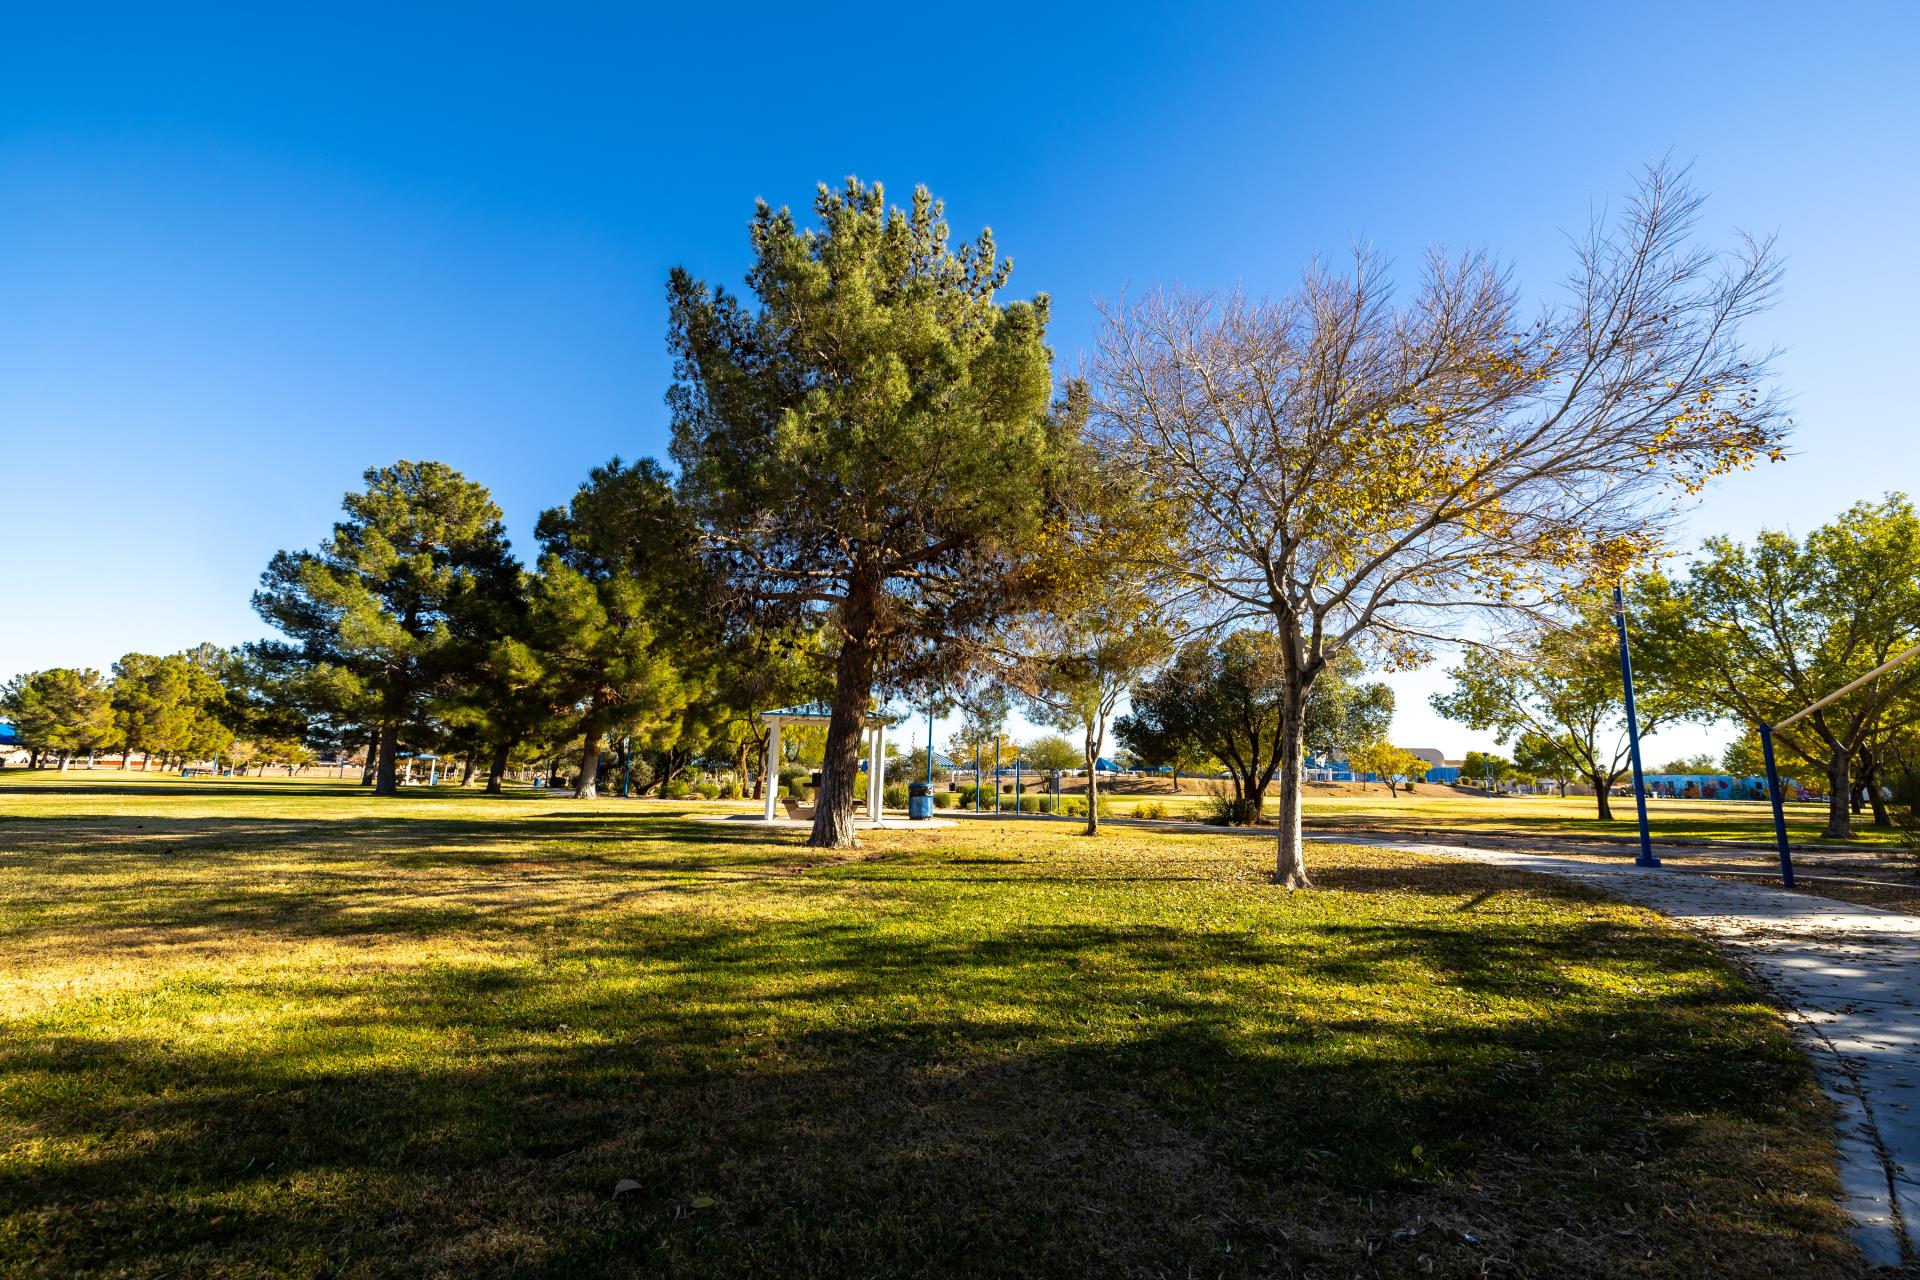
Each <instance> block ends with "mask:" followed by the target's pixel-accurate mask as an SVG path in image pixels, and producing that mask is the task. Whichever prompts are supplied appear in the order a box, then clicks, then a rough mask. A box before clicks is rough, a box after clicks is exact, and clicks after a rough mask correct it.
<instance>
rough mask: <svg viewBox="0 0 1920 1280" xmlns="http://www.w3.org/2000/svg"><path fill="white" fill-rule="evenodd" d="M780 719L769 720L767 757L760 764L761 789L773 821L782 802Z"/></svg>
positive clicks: (768, 814)
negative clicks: (775, 811)
mask: <svg viewBox="0 0 1920 1280" xmlns="http://www.w3.org/2000/svg"><path fill="white" fill-rule="evenodd" d="M779 762H780V720H779V718H778V717H775V718H774V719H773V720H771V721H769V722H768V728H767V758H766V761H765V762H764V763H763V764H762V765H761V766H760V789H761V790H762V791H763V792H765V793H766V797H767V821H768V822H772V821H773V812H774V807H775V806H776V805H778V804H779V803H780V763H779Z"/></svg>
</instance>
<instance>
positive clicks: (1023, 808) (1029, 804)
mask: <svg viewBox="0 0 1920 1280" xmlns="http://www.w3.org/2000/svg"><path fill="white" fill-rule="evenodd" d="M1045 810H1046V797H1045V796H1021V797H1020V812H1022V813H1043V812H1045Z"/></svg>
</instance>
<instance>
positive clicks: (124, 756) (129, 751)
mask: <svg viewBox="0 0 1920 1280" xmlns="http://www.w3.org/2000/svg"><path fill="white" fill-rule="evenodd" d="M132 759H133V748H132V747H123V748H121V751H120V769H121V772H123V773H124V772H125V771H126V768H127V764H128V762H129V761H131V760H132Z"/></svg>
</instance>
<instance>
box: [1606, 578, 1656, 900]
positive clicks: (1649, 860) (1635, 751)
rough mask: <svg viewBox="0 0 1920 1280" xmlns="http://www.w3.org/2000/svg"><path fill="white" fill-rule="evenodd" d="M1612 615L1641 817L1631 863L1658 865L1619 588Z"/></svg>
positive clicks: (1622, 595)
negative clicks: (1637, 851) (1616, 627)
mask: <svg viewBox="0 0 1920 1280" xmlns="http://www.w3.org/2000/svg"><path fill="white" fill-rule="evenodd" d="M1613 618H1614V621H1615V622H1616V623H1617V624H1619V628H1620V688H1621V690H1622V691H1623V692H1624V693H1625V695H1626V703H1627V753H1628V755H1629V756H1630V757H1631V758H1632V760H1633V807H1634V812H1635V813H1636V814H1637V815H1638V816H1639V819H1640V856H1639V857H1637V858H1635V859H1634V860H1633V861H1634V864H1635V865H1636V866H1642V867H1657V866H1659V865H1660V859H1658V858H1656V857H1654V856H1653V832H1652V831H1651V830H1649V829H1648V827H1647V784H1646V777H1645V775H1644V774H1643V773H1642V772H1641V770H1640V717H1639V714H1638V713H1637V712H1636V711H1635V710H1634V706H1633V659H1632V657H1630V656H1629V655H1628V652H1627V597H1626V594H1625V593H1624V592H1622V591H1621V590H1620V588H1619V587H1615V588H1614V589H1613Z"/></svg>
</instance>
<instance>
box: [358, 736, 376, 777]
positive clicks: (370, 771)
mask: <svg viewBox="0 0 1920 1280" xmlns="http://www.w3.org/2000/svg"><path fill="white" fill-rule="evenodd" d="M379 771H380V734H379V731H378V730H375V731H374V735H373V736H372V737H371V738H368V739H367V759H366V762H365V763H364V764H362V765H361V766H360V785H361V786H363V787H370V786H372V785H373V776H374V774H376V773H378V772H379Z"/></svg>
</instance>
